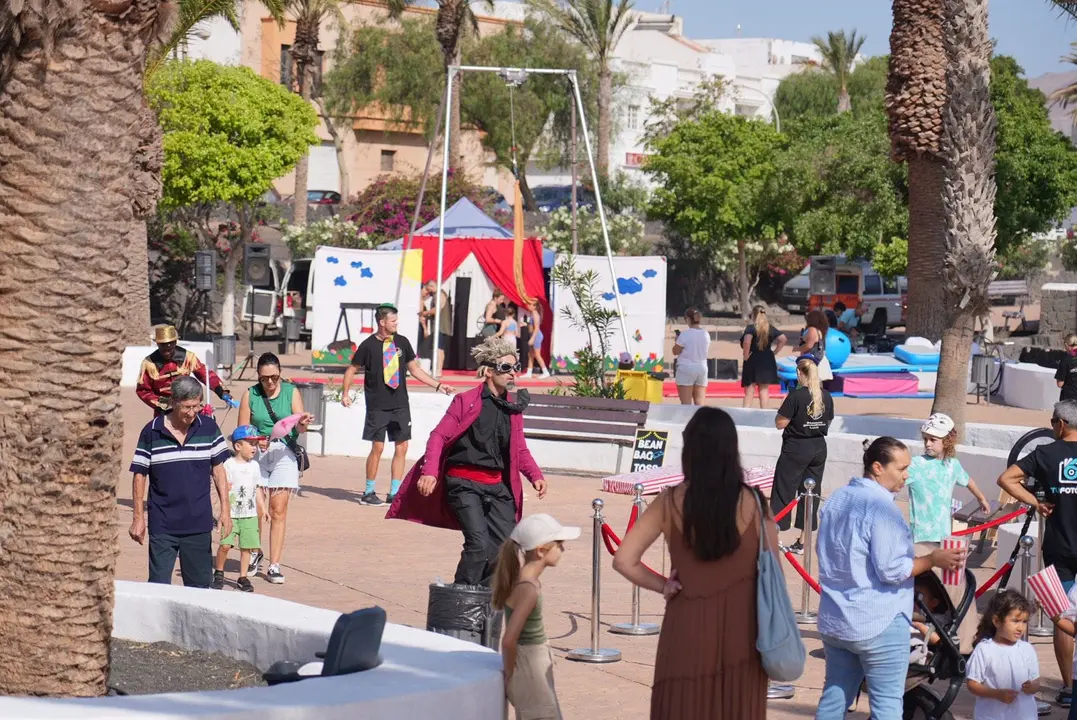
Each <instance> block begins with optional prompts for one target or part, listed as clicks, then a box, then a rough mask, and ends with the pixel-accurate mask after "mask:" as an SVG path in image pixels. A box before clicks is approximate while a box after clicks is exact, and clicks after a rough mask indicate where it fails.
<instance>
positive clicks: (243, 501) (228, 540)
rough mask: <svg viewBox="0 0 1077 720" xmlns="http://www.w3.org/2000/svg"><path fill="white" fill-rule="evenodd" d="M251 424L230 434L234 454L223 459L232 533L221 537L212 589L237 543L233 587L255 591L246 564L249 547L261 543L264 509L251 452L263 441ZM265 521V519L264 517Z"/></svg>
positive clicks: (221, 579)
mask: <svg viewBox="0 0 1077 720" xmlns="http://www.w3.org/2000/svg"><path fill="white" fill-rule="evenodd" d="M264 439H265V438H263V437H262V436H261V435H259V434H258V430H257V429H256V428H255V427H254V426H253V425H240V426H239V427H237V428H236V429H235V432H233V433H232V447H233V449H234V450H235V454H234V455H233V456H232V457H231V458H229V459H228V460H226V461H225V463H224V470H225V472H226V473H228V500H229V502H230V503H231V506H232V534H231V535H229V536H228V537H225V538H221V544H220V547H218V548H217V564H216V569H215V570H214V571H213V585H212V587H213V589H214V590H223V589H224V562H225V560H227V559H228V551H230V550H231V549H232V548H233V547H235V546H236V545H237V544H238V545H239V580H237V581H236V586H237V587H238V588H239V589H240V590H242V591H243V592H254V586H253V585H251V581H250V578H248V577H247V566H248V564H249V563H250V559H251V550H257V549H258V548H259V547H260V545H261V542H260V538H259V537H258V515H259V514H260V513H263V512H265V510H264V505H263V503H262V502H261V501H260V499H259V498H258V482H259V480H261V472H260V471H259V469H258V463H256V462H254V455H255V453H256V452H257V450H258V443H259V442H260V441H261V440H264ZM266 520H267V521H268V518H266Z"/></svg>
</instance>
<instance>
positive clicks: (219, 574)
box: [210, 570, 224, 590]
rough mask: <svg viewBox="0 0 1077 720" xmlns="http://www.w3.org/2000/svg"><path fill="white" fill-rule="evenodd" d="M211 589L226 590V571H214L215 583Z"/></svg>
mask: <svg viewBox="0 0 1077 720" xmlns="http://www.w3.org/2000/svg"><path fill="white" fill-rule="evenodd" d="M210 587H211V588H213V589H214V590H224V570H214V571H213V582H212V583H211V584H210Z"/></svg>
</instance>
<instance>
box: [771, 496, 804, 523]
mask: <svg viewBox="0 0 1077 720" xmlns="http://www.w3.org/2000/svg"><path fill="white" fill-rule="evenodd" d="M798 502H800V497H799V496H798V497H795V498H793V502H791V503H789V504H788V505H786V506H785V507H783V508H782V510H781V512H779V513H778V514H777V515H775V516H774V522H781V521H782V518H784V517H785V516H786V515H788V514H789V513H791V512H792V511H793V508H795V507H796V506H797V503H798Z"/></svg>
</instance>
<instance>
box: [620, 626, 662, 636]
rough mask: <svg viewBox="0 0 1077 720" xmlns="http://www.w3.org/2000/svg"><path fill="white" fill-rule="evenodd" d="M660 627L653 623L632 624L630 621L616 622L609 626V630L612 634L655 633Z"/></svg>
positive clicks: (637, 634)
mask: <svg viewBox="0 0 1077 720" xmlns="http://www.w3.org/2000/svg"><path fill="white" fill-rule="evenodd" d="M661 629H662V628H661V627H659V626H658V625H655V624H654V623H640V624H638V625H633V624H632V623H617V624H616V625H613V626H611V627H610V632H611V633H613V634H614V635H636V636H639V635H657V634H658V631H659V630H661Z"/></svg>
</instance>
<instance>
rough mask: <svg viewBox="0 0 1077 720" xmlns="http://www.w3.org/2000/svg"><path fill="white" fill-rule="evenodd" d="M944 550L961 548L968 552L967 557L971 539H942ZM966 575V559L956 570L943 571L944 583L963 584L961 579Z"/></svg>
mask: <svg viewBox="0 0 1077 720" xmlns="http://www.w3.org/2000/svg"><path fill="white" fill-rule="evenodd" d="M942 548H943V550H956V549H961V550H964V551H965V552H966V557H967V553H968V549H969V541H968V539H967V538H963V537H948V538H945V539H944V540H943V541H942ZM964 577H965V561H964V560H962V561H961V567H959V568H957V569H955V570H943V571H942V584H943V585H953V586H954V587H957V586H959V585H961V579H962V578H964Z"/></svg>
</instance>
